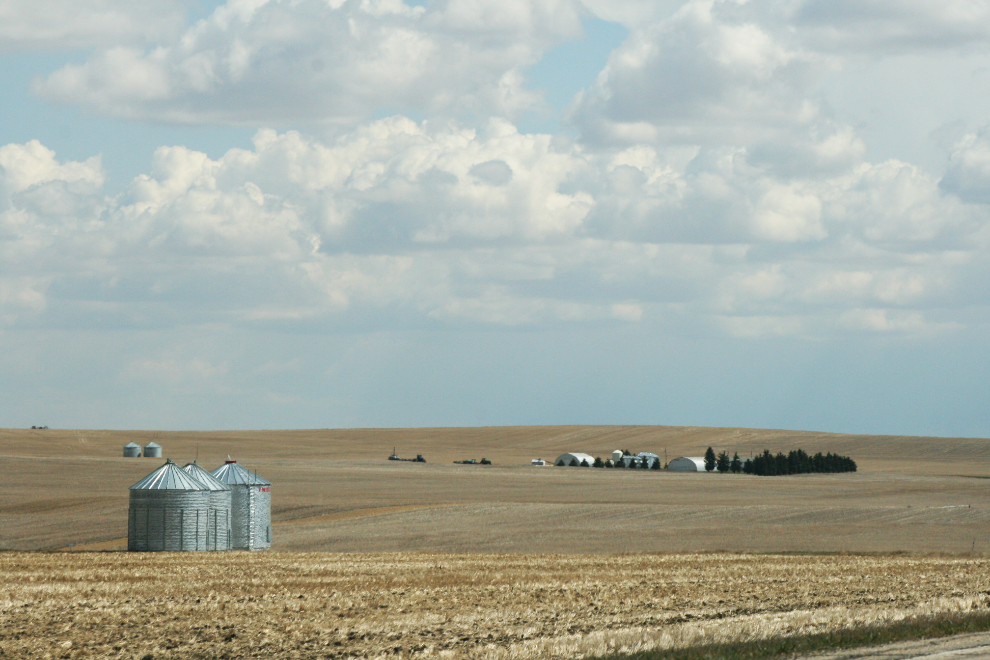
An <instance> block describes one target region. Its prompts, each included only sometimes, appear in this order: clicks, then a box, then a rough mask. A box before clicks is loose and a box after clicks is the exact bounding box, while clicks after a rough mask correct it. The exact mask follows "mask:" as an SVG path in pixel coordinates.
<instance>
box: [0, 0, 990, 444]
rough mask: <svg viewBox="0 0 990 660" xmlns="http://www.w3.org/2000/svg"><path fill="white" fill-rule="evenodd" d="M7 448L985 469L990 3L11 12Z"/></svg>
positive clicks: (106, 1)
mask: <svg viewBox="0 0 990 660" xmlns="http://www.w3.org/2000/svg"><path fill="white" fill-rule="evenodd" d="M0 92H2V94H0V426H4V427H29V426H32V425H48V426H51V427H53V428H105V429H169V430H193V429H202V430H208V429H280V428H328V427H329V428H344V427H405V426H462V425H463V426H482V425H483V426H494V425H517V424H527V425H529V424H663V425H689V426H744V427H760V428H788V429H806V430H819V431H834V432H849V433H881V434H909V435H935V436H976V437H990V379H988V378H987V374H988V373H990V341H988V330H990V287H988V285H987V282H988V276H990V1H987V0H942V1H940V2H934V1H931V0H897V1H894V0H855V1H853V0H765V1H760V0H686V1H685V0H608V1H607V2H606V1H605V0H425V1H415V2H414V1H410V0H407V1H406V2H403V1H402V0H228V1H227V2H215V1H207V0H155V1H154V2H150V1H147V0H126V1H125V0H77V1H76V2H73V3H65V2H61V1H56V0H0Z"/></svg>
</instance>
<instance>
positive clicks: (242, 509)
mask: <svg viewBox="0 0 990 660" xmlns="http://www.w3.org/2000/svg"><path fill="white" fill-rule="evenodd" d="M211 474H212V475H213V476H214V477H216V478H217V480H218V481H221V482H222V483H225V484H227V485H228V486H230V491H231V492H230V495H231V497H230V520H231V536H232V547H233V549H234V550H264V549H265V548H269V547H271V545H272V484H271V482H270V481H266V480H265V479H262V478H261V477H259V476H258V475H256V474H254V473H253V472H250V471H248V470H246V469H244V468H243V467H242V466H240V465H238V464H237V461H234V460H231V458H230V456H228V457H227V460H226V461H225V462H224V464H223V465H221V466H220V467H218V468H217V469H216V470H214V471H213V472H211Z"/></svg>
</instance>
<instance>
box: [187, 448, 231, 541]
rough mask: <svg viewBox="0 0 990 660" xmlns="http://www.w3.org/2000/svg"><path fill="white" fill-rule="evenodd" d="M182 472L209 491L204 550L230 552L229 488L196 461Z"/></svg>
mask: <svg viewBox="0 0 990 660" xmlns="http://www.w3.org/2000/svg"><path fill="white" fill-rule="evenodd" d="M182 470H183V471H184V472H185V473H186V474H188V475H189V476H191V477H193V478H194V479H195V480H196V481H198V482H199V483H201V484H202V485H204V486H206V487H207V488H208V489H209V491H210V515H209V519H208V520H207V523H206V549H207V550H230V486H228V485H227V484H224V483H220V482H219V481H217V478H216V477H214V476H213V475H212V474H210V473H209V472H207V471H206V470H205V469H204V468H203V467H201V466H200V465H199V464H198V463H197V462H196V461H193V462H192V463H187V464H186V465H184V466H183V467H182Z"/></svg>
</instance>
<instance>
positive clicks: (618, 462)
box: [615, 458, 626, 468]
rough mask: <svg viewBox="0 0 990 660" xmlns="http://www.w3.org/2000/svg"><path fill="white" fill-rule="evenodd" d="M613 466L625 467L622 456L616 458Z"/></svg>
mask: <svg viewBox="0 0 990 660" xmlns="http://www.w3.org/2000/svg"><path fill="white" fill-rule="evenodd" d="M615 467H617V468H624V467H626V461H625V459H623V458H618V459H616V461H615Z"/></svg>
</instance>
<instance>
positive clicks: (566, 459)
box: [553, 452, 595, 467]
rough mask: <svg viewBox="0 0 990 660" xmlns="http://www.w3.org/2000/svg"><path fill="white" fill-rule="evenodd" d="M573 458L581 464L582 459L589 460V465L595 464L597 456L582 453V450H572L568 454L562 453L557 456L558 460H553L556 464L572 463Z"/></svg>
mask: <svg viewBox="0 0 990 660" xmlns="http://www.w3.org/2000/svg"><path fill="white" fill-rule="evenodd" d="M571 460H577V464H578V465H581V461H588V467H591V466H592V465H594V464H595V457H594V456H588V455H587V454H582V453H580V452H570V453H567V454H561V455H560V456H558V457H557V460H555V461H554V462H553V464H554V465H570V464H571Z"/></svg>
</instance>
